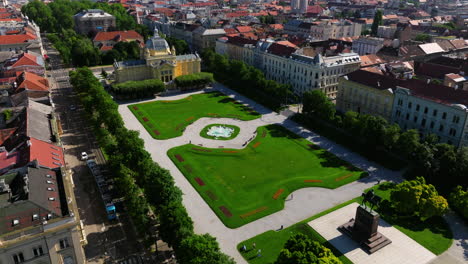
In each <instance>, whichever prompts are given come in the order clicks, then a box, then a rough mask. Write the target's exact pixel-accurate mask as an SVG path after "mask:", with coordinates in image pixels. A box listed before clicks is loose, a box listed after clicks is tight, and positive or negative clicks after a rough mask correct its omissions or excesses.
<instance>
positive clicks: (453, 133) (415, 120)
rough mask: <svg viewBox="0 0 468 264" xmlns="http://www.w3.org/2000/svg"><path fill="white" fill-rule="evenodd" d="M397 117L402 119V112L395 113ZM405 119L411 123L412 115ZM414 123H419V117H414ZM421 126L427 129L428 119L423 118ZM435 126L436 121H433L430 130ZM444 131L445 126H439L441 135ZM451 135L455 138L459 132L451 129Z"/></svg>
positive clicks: (407, 115)
mask: <svg viewBox="0 0 468 264" xmlns="http://www.w3.org/2000/svg"><path fill="white" fill-rule="evenodd" d="M395 115H396V116H397V117H401V111H400V110H397V111H396V113H395ZM405 119H406V120H408V121H409V119H410V114H409V113H407V114H406V116H405ZM413 122H414V123H415V124H417V123H418V117H417V116H414V117H413ZM420 126H421V128H426V119H425V118H423V119H422V120H421V124H420ZM434 126H435V123H434V121H431V123H430V124H429V128H430V129H433V128H434ZM444 129H445V128H444V125H443V124H440V125H439V130H438V131H439V132H440V133H444ZM449 135H450V136H453V137H454V136H456V135H457V130H456V129H455V128H450V129H449Z"/></svg>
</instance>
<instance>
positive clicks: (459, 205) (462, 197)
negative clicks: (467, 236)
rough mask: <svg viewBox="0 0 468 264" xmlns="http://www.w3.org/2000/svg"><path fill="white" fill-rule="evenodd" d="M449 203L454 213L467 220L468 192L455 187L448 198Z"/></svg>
mask: <svg viewBox="0 0 468 264" xmlns="http://www.w3.org/2000/svg"><path fill="white" fill-rule="evenodd" d="M449 202H450V205H451V207H452V209H453V210H454V211H456V212H457V213H459V214H460V215H461V216H462V217H463V218H465V220H468V190H463V188H462V187H461V186H457V187H456V188H455V189H454V190H453V192H452V193H451V194H450V196H449Z"/></svg>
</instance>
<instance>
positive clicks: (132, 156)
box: [70, 68, 234, 264]
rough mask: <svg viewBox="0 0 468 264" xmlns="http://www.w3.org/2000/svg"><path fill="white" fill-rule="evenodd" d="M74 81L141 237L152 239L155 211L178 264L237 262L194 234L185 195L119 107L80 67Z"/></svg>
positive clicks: (206, 238)
mask: <svg viewBox="0 0 468 264" xmlns="http://www.w3.org/2000/svg"><path fill="white" fill-rule="evenodd" d="M70 81H71V83H72V85H73V87H74V89H75V90H76V91H77V92H78V94H79V98H80V100H81V103H82V105H83V107H84V109H85V112H86V114H87V116H88V118H89V121H90V123H91V124H92V125H93V127H94V130H95V133H96V137H97V140H98V141H99V144H100V146H101V147H102V148H103V149H104V151H105V152H106V154H107V156H108V166H109V168H110V170H111V171H112V175H114V177H115V182H116V186H117V190H118V191H119V192H120V193H121V194H122V196H123V197H124V198H125V204H126V208H127V210H128V212H129V215H130V216H132V219H133V221H134V223H135V224H136V226H137V229H138V230H139V232H140V234H142V235H143V236H146V237H148V235H149V234H148V233H149V232H148V231H149V230H151V226H152V224H153V222H152V219H151V215H150V214H149V212H150V211H153V212H154V213H155V214H156V215H157V218H158V221H159V225H160V226H159V234H160V236H161V237H162V239H163V240H164V241H166V242H167V243H168V244H169V245H170V246H172V247H173V248H174V250H175V252H176V255H177V258H178V262H179V263H197V264H198V263H200V264H201V263H219V264H221V263H222V264H230V263H234V261H233V260H232V259H231V258H229V257H228V256H227V255H225V254H223V253H222V252H221V251H220V249H219V246H218V243H217V242H216V240H215V239H214V238H213V237H211V236H209V235H207V234H206V235H197V234H194V231H193V222H192V219H191V218H190V217H189V215H188V214H187V211H186V209H185V207H184V206H183V204H182V192H181V191H180V189H179V188H178V187H176V186H175V184H174V180H173V178H172V176H171V175H170V173H169V172H168V171H167V170H165V169H163V168H161V167H159V165H158V164H156V163H155V162H154V161H153V160H152V158H151V155H150V154H149V153H148V152H147V151H146V150H145V148H144V142H143V140H142V139H141V138H140V137H139V134H138V132H136V131H131V130H128V129H126V128H125V126H124V123H123V120H122V118H121V116H120V114H119V112H118V109H117V108H118V105H117V104H116V103H115V102H114V101H113V100H112V98H111V97H110V95H109V94H108V93H106V92H105V91H104V89H103V87H102V86H101V84H100V83H99V81H98V79H96V78H95V77H94V76H93V73H92V72H91V71H90V70H89V69H87V68H79V69H77V70H75V71H73V72H71V73H70ZM150 239H153V238H151V237H150Z"/></svg>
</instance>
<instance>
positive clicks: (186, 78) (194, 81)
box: [174, 72, 214, 90]
mask: <svg viewBox="0 0 468 264" xmlns="http://www.w3.org/2000/svg"><path fill="white" fill-rule="evenodd" d="M213 81H214V79H213V74H212V73H209V72H199V73H193V74H188V75H182V76H179V77H177V78H175V79H174V82H175V84H176V86H177V88H180V89H181V90H188V89H200V88H204V87H205V86H206V85H208V84H210V83H212V82H213Z"/></svg>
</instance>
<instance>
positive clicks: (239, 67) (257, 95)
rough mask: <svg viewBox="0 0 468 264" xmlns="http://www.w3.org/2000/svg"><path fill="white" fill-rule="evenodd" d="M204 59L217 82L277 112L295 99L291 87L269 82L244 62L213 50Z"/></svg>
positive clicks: (257, 70)
mask: <svg viewBox="0 0 468 264" xmlns="http://www.w3.org/2000/svg"><path fill="white" fill-rule="evenodd" d="M202 59H203V65H204V67H206V70H207V71H209V72H212V73H213V74H214V78H215V80H216V81H218V82H221V83H223V84H225V85H227V86H229V88H231V89H234V90H236V91H238V92H240V93H242V94H244V95H246V96H248V97H250V98H252V99H254V100H255V101H257V102H259V103H261V104H263V105H265V106H267V107H269V108H271V109H274V110H277V109H279V108H281V107H282V106H283V105H285V104H287V103H288V102H291V101H293V100H294V98H295V97H294V95H293V93H292V87H291V86H290V85H288V84H280V83H277V82H275V81H273V80H267V79H266V78H265V75H264V74H263V73H262V72H261V71H260V70H259V69H257V68H255V67H253V66H249V65H247V64H246V63H244V62H242V61H238V60H229V59H227V58H226V57H225V56H223V55H220V54H217V53H215V52H214V51H213V50H211V49H205V50H204V51H203V53H202Z"/></svg>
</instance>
